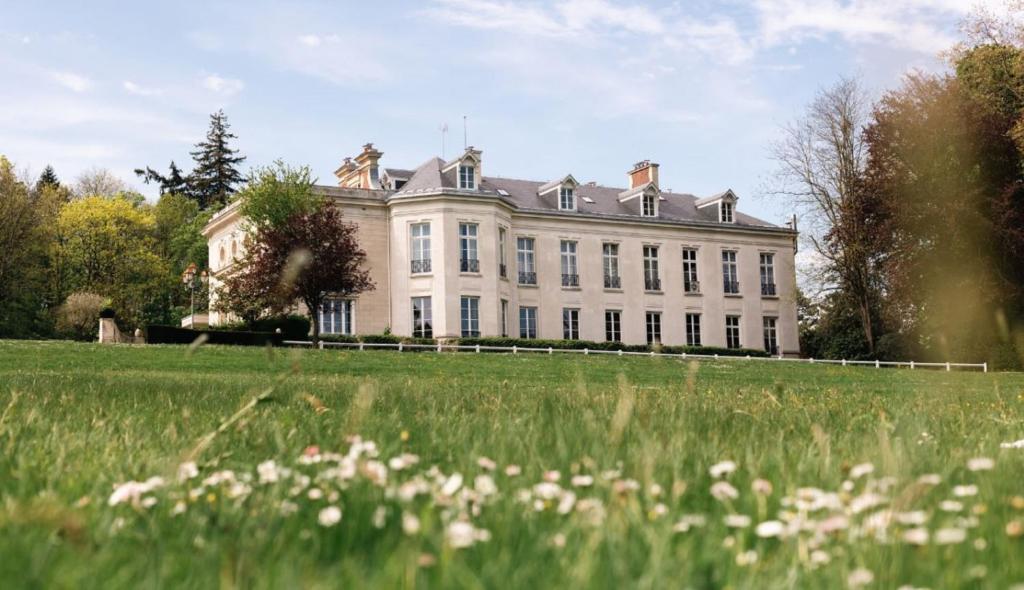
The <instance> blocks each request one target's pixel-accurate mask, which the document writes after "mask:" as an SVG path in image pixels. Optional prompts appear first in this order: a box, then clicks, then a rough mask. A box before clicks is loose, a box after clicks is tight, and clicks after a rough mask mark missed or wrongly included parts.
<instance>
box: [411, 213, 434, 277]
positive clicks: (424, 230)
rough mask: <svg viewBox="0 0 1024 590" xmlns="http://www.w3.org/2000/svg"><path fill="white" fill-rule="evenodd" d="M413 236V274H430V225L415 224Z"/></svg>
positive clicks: (412, 227)
mask: <svg viewBox="0 0 1024 590" xmlns="http://www.w3.org/2000/svg"><path fill="white" fill-rule="evenodd" d="M409 230H410V232H411V234H412V272H414V273H417V272H430V224H429V223H414V224H412V226H410V228H409Z"/></svg>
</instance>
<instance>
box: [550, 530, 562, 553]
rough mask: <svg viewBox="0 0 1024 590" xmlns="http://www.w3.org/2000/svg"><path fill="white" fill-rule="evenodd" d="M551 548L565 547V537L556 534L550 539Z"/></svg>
mask: <svg viewBox="0 0 1024 590" xmlns="http://www.w3.org/2000/svg"><path fill="white" fill-rule="evenodd" d="M551 546H552V547H557V548H558V549H561V548H562V547H565V535H564V534H562V533H556V534H555V536H553V537H551Z"/></svg>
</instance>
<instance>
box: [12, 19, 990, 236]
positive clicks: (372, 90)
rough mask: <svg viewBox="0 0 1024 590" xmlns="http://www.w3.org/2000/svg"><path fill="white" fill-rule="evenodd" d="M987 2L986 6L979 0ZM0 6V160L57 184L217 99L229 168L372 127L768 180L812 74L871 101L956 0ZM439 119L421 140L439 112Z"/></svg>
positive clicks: (325, 150)
mask: <svg viewBox="0 0 1024 590" xmlns="http://www.w3.org/2000/svg"><path fill="white" fill-rule="evenodd" d="M997 2H998V0H992V3H993V4H995V3H997ZM2 4H5V5H6V6H0V14H2V15H3V18H2V19H0V80H2V82H0V154H4V155H6V156H7V157H8V158H9V159H11V160H12V161H14V162H15V163H16V165H17V166H18V167H19V168H21V169H24V170H27V171H28V172H30V173H33V174H38V173H39V172H40V171H41V170H42V168H43V167H44V166H46V165H47V164H52V165H53V166H54V167H55V169H56V171H57V174H58V176H59V177H60V178H61V179H62V180H64V181H73V180H74V178H75V177H77V176H78V175H79V174H81V173H82V172H83V171H85V170H87V169H89V168H92V167H102V168H107V169H109V170H111V171H112V172H114V173H115V174H116V175H118V176H120V177H121V178H122V179H123V180H125V181H127V182H128V183H129V184H130V185H132V186H134V187H135V188H136V189H137V190H140V191H141V192H143V193H144V194H147V195H148V196H150V197H152V196H154V195H155V192H156V190H155V188H154V187H151V186H150V187H147V186H144V185H142V184H141V182H140V181H139V180H138V179H137V178H136V177H135V176H134V174H133V173H132V170H133V169H135V168H138V167H144V166H147V165H148V166H152V167H154V168H156V169H158V170H166V168H167V165H168V163H169V162H170V161H171V160H175V161H176V162H177V163H178V164H179V165H180V166H182V167H183V168H185V169H186V170H187V169H189V167H190V165H191V160H190V156H189V151H190V150H191V149H192V145H193V144H194V143H196V142H197V141H199V140H201V139H202V138H203V136H204V134H205V132H206V128H207V125H208V116H209V114H210V113H211V112H213V111H216V110H217V109H224V111H225V113H226V114H227V115H228V119H229V122H230V123H231V126H232V131H233V132H234V133H235V134H237V136H238V139H237V140H236V142H235V145H236V147H238V148H239V149H240V150H241V151H242V153H243V155H245V156H246V157H247V158H248V159H247V160H246V162H245V163H244V165H243V167H244V170H245V171H247V170H248V169H249V168H250V167H251V166H259V165H265V164H269V163H270V162H272V161H273V160H275V159H283V160H284V161H286V162H288V163H290V164H295V165H309V166H310V167H311V168H312V170H313V172H314V175H315V176H317V177H318V178H319V181H320V182H321V183H323V184H333V183H334V182H335V178H334V176H333V171H334V169H335V168H337V166H338V164H340V162H341V160H342V158H344V157H345V156H353V155H355V154H357V153H358V152H359V151H360V149H361V146H362V144H364V143H366V142H373V143H374V144H375V145H376V147H377V148H378V149H380V150H381V151H383V152H384V158H383V164H384V165H385V166H389V167H399V168H414V167H416V166H418V165H419V164H421V163H423V162H424V161H426V160H427V159H429V158H432V157H434V156H440V155H445V156H447V157H449V158H450V157H452V156H454V155H455V154H456V153H457V152H460V151H461V149H462V147H463V131H464V130H463V117H466V121H467V122H468V123H467V125H466V135H467V136H468V142H469V144H470V145H473V146H476V147H477V148H478V149H481V150H483V168H484V174H485V175H493V176H507V177H515V178H525V179H531V180H551V179H554V178H561V177H563V176H565V175H566V174H572V175H573V176H574V177H575V178H577V179H578V180H580V181H581V182H588V181H596V182H598V183H600V184H605V185H610V186H623V185H625V183H626V173H627V171H628V170H629V169H630V168H631V167H632V164H633V163H635V162H637V161H639V160H644V159H650V160H653V161H655V162H658V163H659V164H660V165H661V168H660V178H661V186H662V188H663V189H672V190H673V191H676V192H687V193H692V194H696V195H698V196H706V195H710V194H714V193H717V192H720V191H722V190H725V189H726V188H732V189H733V190H734V191H735V192H736V193H737V194H738V195H739V197H740V202H739V205H738V207H739V209H740V210H741V211H745V212H747V213H750V214H753V215H756V216H759V217H761V218H763V219H766V220H768V221H772V222H775V223H781V222H782V221H784V220H785V219H788V217H789V215H790V214H791V213H792V210H791V208H790V206H789V205H787V204H786V203H785V202H784V201H780V200H778V199H776V198H773V197H770V196H768V195H767V194H766V192H767V191H766V187H767V186H768V184H769V182H768V181H769V180H770V177H771V173H772V170H773V169H774V164H773V162H772V161H771V159H770V157H769V148H770V145H771V142H772V141H773V140H774V139H775V138H777V137H778V135H779V129H780V127H781V126H782V125H784V124H786V123H787V122H789V121H791V120H793V119H794V118H796V117H798V116H799V114H800V113H801V111H802V109H803V108H804V106H805V105H806V104H807V103H808V102H809V101H810V100H811V99H812V98H813V96H814V94H815V93H816V92H817V91H818V90H819V89H821V88H823V87H825V86H828V85H830V84H832V83H834V82H835V81H836V80H837V79H838V78H839V77H841V76H851V75H857V76H861V77H862V78H863V80H864V83H865V86H866V88H867V89H868V91H869V93H871V94H872V95H873V96H878V95H880V94H881V93H882V92H884V91H885V90H886V89H889V88H893V87H895V86H896V85H898V84H899V82H900V79H901V77H902V76H903V75H904V74H905V73H906V72H908V71H910V70H914V69H919V70H925V71H941V70H942V69H943V68H944V65H943V62H942V61H941V59H940V58H939V57H938V53H939V52H940V51H942V50H943V49H945V48H948V47H949V46H951V45H952V44H953V43H955V42H956V40H957V38H958V29H959V25H960V23H961V22H962V19H963V18H964V16H965V15H966V14H967V13H968V11H969V10H971V8H972V7H973V4H972V3H971V2H969V1H961V0H750V1H739V0H722V1H718V2H710V1H704V0H696V1H693V2H634V1H631V0H552V1H544V2H542V1H522V2H514V1H511V0H418V1H407V2H400V1H392V0H378V1H376V2H365V1H360V2H353V1H335V2H327V1H323V2H313V1H306V2H289V3H287V4H285V3H283V2H277V3H275V2H262V1H259V0H256V1H247V2H218V1H215V0H205V1H203V2H192V1H180V2H160V3H155V2H153V3H150V2H138V3H125V2H108V1H103V0H93V1H90V2H53V1H48V2H18V1H16V0H2ZM444 124H447V125H448V129H449V132H448V134H447V141H446V147H447V149H446V152H447V153H446V154H442V153H441V149H442V133H441V131H440V129H441V126H442V125H444Z"/></svg>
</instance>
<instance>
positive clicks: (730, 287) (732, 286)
mask: <svg viewBox="0 0 1024 590" xmlns="http://www.w3.org/2000/svg"><path fill="white" fill-rule="evenodd" d="M722 287H723V290H724V291H725V294H726V295H739V294H740V283H739V281H729V280H726V281H725V282H724V283H723V285H722Z"/></svg>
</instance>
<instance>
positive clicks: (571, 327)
mask: <svg viewBox="0 0 1024 590" xmlns="http://www.w3.org/2000/svg"><path fill="white" fill-rule="evenodd" d="M562 338H563V339H564V340H579V339H580V310H578V309H570V308H568V307H567V308H565V309H563V310H562Z"/></svg>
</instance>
